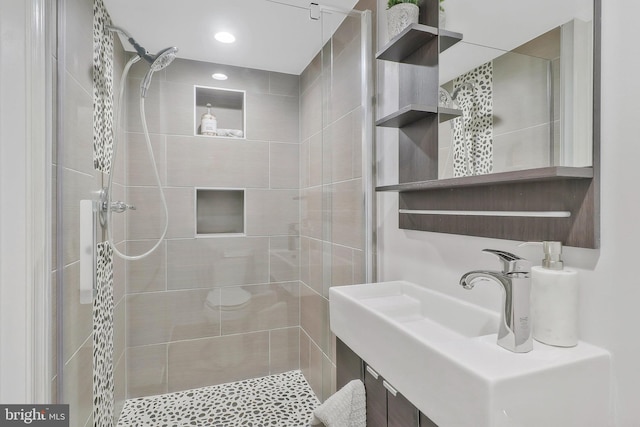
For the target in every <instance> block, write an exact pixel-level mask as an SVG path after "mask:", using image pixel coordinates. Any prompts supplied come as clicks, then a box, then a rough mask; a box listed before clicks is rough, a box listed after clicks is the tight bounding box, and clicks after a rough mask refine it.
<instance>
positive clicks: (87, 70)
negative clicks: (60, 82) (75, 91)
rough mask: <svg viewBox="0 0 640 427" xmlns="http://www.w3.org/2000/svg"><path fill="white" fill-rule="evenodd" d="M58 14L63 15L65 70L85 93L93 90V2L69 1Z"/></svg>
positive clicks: (82, 0)
mask: <svg viewBox="0 0 640 427" xmlns="http://www.w3.org/2000/svg"><path fill="white" fill-rule="evenodd" d="M60 12H62V13H64V14H65V28H63V29H60V30H62V31H64V32H65V33H66V34H67V37H65V38H64V39H63V40H64V41H65V42H66V46H65V58H64V59H65V64H64V65H65V68H66V69H67V70H68V71H69V72H70V73H71V74H72V75H73V77H74V79H75V80H77V81H78V82H79V83H80V84H81V85H82V87H83V88H84V90H85V91H87V92H89V93H91V91H92V90H93V2H90V1H86V0H69V2H68V3H67V4H66V6H65V7H64V8H61V10H60Z"/></svg>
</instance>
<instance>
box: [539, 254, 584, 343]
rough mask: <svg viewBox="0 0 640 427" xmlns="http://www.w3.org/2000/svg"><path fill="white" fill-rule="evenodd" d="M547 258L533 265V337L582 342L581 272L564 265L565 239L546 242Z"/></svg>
mask: <svg viewBox="0 0 640 427" xmlns="http://www.w3.org/2000/svg"><path fill="white" fill-rule="evenodd" d="M542 250H543V251H544V259H543V260H542V265H541V266H536V267H532V268H531V316H532V318H533V338H534V339H536V340H537V341H540V342H542V343H545V344H549V345H554V346H558V347H573V346H575V345H577V344H578V273H577V272H576V271H573V270H568V269H565V268H564V263H563V262H562V243H561V242H542Z"/></svg>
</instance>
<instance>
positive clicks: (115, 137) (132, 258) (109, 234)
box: [105, 55, 169, 261]
mask: <svg viewBox="0 0 640 427" xmlns="http://www.w3.org/2000/svg"><path fill="white" fill-rule="evenodd" d="M139 60H140V56H137V55H136V56H134V57H132V58H131V59H130V60H129V62H127V65H125V67H124V70H123V71H122V77H121V78H120V92H119V96H118V107H119V111H118V114H117V115H116V123H115V131H114V132H113V141H114V142H113V152H112V154H111V171H110V173H109V182H108V186H107V196H106V198H107V200H106V204H107V206H106V220H105V221H106V228H107V239H108V241H109V245H110V246H111V248H113V252H114V253H115V254H116V255H117V256H119V257H120V258H122V259H125V260H128V261H136V260H139V259H142V258H144V257H146V256H148V255H149V254H151V253H152V252H153V251H155V250H156V249H157V248H158V246H160V244H161V243H162V241H163V240H164V238H165V236H166V235H167V228H168V226H169V210H168V208H167V200H166V198H165V196H164V191H162V183H161V182H160V175H159V174H158V166H157V165H156V159H155V157H154V155H153V148H152V147H151V138H150V137H149V129H148V128H147V120H146V115H145V109H144V96H142V93H141V94H140V119H141V121H142V130H143V133H144V138H145V142H146V146H147V152H148V153H149V158H150V159H151V165H152V168H153V172H154V175H155V178H156V183H157V184H158V191H159V192H160V200H161V201H162V207H163V209H164V219H165V222H164V230H163V231H162V234H161V236H160V237H159V238H158V241H157V242H156V243H155V244H154V245H153V247H152V248H151V249H149V250H148V251H147V252H144V253H142V254H140V255H127V254H124V253H122V252H120V251H119V250H118V248H117V247H116V245H115V244H114V242H113V227H112V225H113V206H112V205H111V203H112V201H111V195H112V191H111V190H112V188H113V175H114V173H113V168H114V167H115V160H116V154H117V152H118V140H119V139H120V138H119V135H120V131H121V130H120V124H121V119H122V111H123V110H124V108H123V105H124V104H123V103H124V89H125V83H126V81H127V75H128V74H129V69H130V68H131V66H132V65H133V64H135V63H136V62H138V61H139Z"/></svg>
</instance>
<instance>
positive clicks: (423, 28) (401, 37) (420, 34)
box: [376, 24, 438, 62]
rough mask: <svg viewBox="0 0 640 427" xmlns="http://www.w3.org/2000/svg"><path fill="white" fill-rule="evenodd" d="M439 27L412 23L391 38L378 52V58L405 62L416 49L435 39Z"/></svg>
mask: <svg viewBox="0 0 640 427" xmlns="http://www.w3.org/2000/svg"><path fill="white" fill-rule="evenodd" d="M437 36H438V29H437V28H435V27H430V26H428V25H422V24H411V25H409V26H408V27H407V28H405V29H404V30H402V32H401V33H400V34H398V35H397V36H395V37H394V38H392V39H391V40H389V43H387V44H386V46H385V47H383V48H382V50H381V51H380V52H378V53H377V54H376V58H377V59H382V60H384V61H393V62H403V60H405V59H406V58H407V57H409V56H411V54H412V53H414V52H415V51H416V50H418V49H419V48H421V47H422V46H424V45H425V44H427V43H429V42H430V41H432V40H433V41H435V40H436V37H437Z"/></svg>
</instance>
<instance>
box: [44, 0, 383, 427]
mask: <svg viewBox="0 0 640 427" xmlns="http://www.w3.org/2000/svg"><path fill="white" fill-rule="evenodd" d="M360 3H361V4H359V6H357V8H359V9H373V8H374V6H375V2H360ZM365 3H367V4H365ZM368 3H372V4H371V5H369V4H368ZM100 4H101V2H98V1H96V6H95V7H100ZM93 12H94V2H93V1H92V0H65V1H61V2H60V7H59V9H58V13H59V14H60V16H59V18H58V22H57V40H58V49H57V50H56V51H55V55H54V57H52V61H54V62H55V63H56V64H58V67H57V70H58V73H61V72H62V71H61V70H64V73H63V75H61V76H59V77H60V78H59V79H58V82H59V85H60V87H61V88H63V89H64V91H65V92H64V93H65V96H64V102H63V103H62V104H61V105H62V106H63V111H62V113H61V114H60V120H59V122H58V124H59V127H60V133H59V135H60V136H61V138H62V139H61V140H60V141H58V142H57V144H56V146H57V148H58V151H59V155H58V156H57V157H55V156H54V159H56V160H54V163H55V165H54V171H57V176H58V177H59V179H62V185H61V186H60V188H58V191H57V194H58V196H59V200H58V201H57V202H56V203H60V205H59V209H57V212H59V213H60V214H61V215H62V222H63V224H64V226H63V227H62V229H61V230H60V231H61V233H62V234H61V235H59V236H58V238H59V239H60V240H59V241H60V244H59V245H58V247H59V248H62V250H63V252H62V254H61V255H60V256H61V257H62V258H60V259H58V258H56V260H54V262H53V265H54V266H55V267H56V268H55V270H54V271H53V274H54V277H56V278H57V279H58V281H59V286H62V287H63V289H62V291H61V292H60V295H62V296H63V300H60V301H58V307H59V309H61V310H62V313H61V316H62V324H61V328H60V329H59V331H61V335H62V336H64V338H63V340H62V341H63V343H64V344H63V347H64V348H63V349H62V350H63V351H61V352H60V354H61V355H62V358H63V359H64V360H62V361H61V363H60V364H59V365H56V366H58V369H56V370H55V373H56V374H58V373H59V372H60V373H61V374H62V375H60V376H58V375H56V376H54V378H52V389H53V390H54V395H55V394H58V393H59V394H61V395H62V396H63V400H64V401H66V402H69V403H70V404H71V408H72V412H73V414H72V415H73V418H74V419H75V420H83V421H82V422H81V423H79V424H78V425H109V423H106V424H104V420H96V419H94V416H93V414H94V410H93V406H94V405H93V403H92V395H93V393H92V390H93V388H94V384H92V379H93V374H92V369H93V368H92V366H93V361H92V353H93V350H94V349H95V346H94V344H93V342H94V341H93V339H92V326H91V324H92V321H91V317H92V309H91V306H90V305H89V306H88V305H81V304H79V303H78V298H77V296H78V295H77V288H78V282H79V279H78V277H79V262H78V257H79V252H78V251H79V249H78V246H77V239H78V236H77V230H78V218H77V215H78V214H77V206H78V203H79V201H80V200H82V199H87V198H92V197H95V193H96V192H97V190H99V189H100V188H102V187H104V186H106V183H107V179H108V177H107V175H106V174H103V173H101V172H99V171H97V170H95V169H94V165H93V155H94V153H93V150H91V147H90V144H89V143H88V141H91V139H92V138H91V132H92V130H91V123H92V121H91V111H92V105H93V104H94V102H95V99H94V98H93V95H94V94H93V91H92V81H91V72H90V69H89V66H90V64H91V58H92V53H93V47H92V45H91V42H90V40H92V37H91V34H92V31H93V28H92V22H93ZM54 16H55V14H54ZM363 44H364V41H363V40H362V27H361V17H360V16H359V15H353V16H349V17H347V18H346V19H345V20H344V22H343V24H342V25H341V26H340V28H339V29H338V30H337V32H336V33H335V34H334V35H333V37H332V38H331V39H330V40H329V41H328V42H327V43H326V44H325V46H324V48H323V49H322V51H321V52H319V53H318V55H317V56H316V57H315V58H314V59H313V60H312V61H311V62H310V64H309V65H308V66H307V68H306V69H305V70H304V71H303V72H302V74H300V75H292V74H283V73H279V72H272V71H263V70H255V69H248V68H242V67H233V66H228V65H222V64H211V63H205V62H198V61H192V60H186V59H177V60H176V61H175V62H174V63H173V64H172V65H171V66H170V67H168V68H166V69H165V70H162V71H159V72H157V73H156V74H155V75H154V80H153V83H152V85H151V88H150V90H149V93H148V96H147V99H146V107H147V121H148V126H149V131H150V136H151V142H152V146H153V150H154V155H155V157H156V162H157V165H158V169H159V175H160V179H161V183H162V188H163V191H164V192H165V196H166V199H167V202H168V210H169V224H168V232H167V235H166V237H165V239H164V240H163V241H162V242H161V244H160V246H159V247H158V249H157V250H156V251H155V252H153V253H152V254H151V255H150V256H149V257H147V258H145V259H143V260H139V261H123V260H121V259H120V258H118V257H117V256H114V257H113V258H112V262H113V264H112V266H110V268H111V267H112V269H113V270H112V271H113V276H112V278H113V281H112V286H113V307H114V308H113V349H112V352H113V355H112V356H111V355H109V354H107V355H106V357H108V358H109V357H111V358H112V359H110V360H111V362H112V365H113V368H112V370H113V371H112V384H113V386H112V387H113V389H112V392H113V395H114V400H115V408H114V417H115V418H116V419H117V417H118V416H119V413H120V411H121V409H122V405H123V403H124V401H125V399H128V398H136V397H140V396H149V395H156V394H162V393H169V392H176V391H181V390H187V389H193V388H199V387H205V386H210V385H214V384H221V383H227V382H232V381H239V380H245V379H250V378H255V377H262V376H266V375H271V374H278V373H284V372H287V371H292V370H301V372H302V373H303V374H304V377H305V379H306V381H307V382H308V383H309V385H310V386H311V388H312V389H313V391H314V392H315V394H316V396H317V397H318V398H319V399H320V400H324V399H325V398H326V397H328V396H329V395H330V394H331V393H332V392H333V391H335V357H334V346H335V338H334V337H333V336H332V334H331V333H330V331H329V310H328V289H329V287H330V286H334V285H345V284H353V283H359V282H362V281H364V279H365V256H366V252H365V231H364V225H365V221H364V206H365V200H364V197H365V196H364V188H365V183H364V182H363V178H362V176H363V173H362V171H363V167H362V159H363V153H362V141H363V137H364V135H365V133H366V132H365V130H363V123H365V120H364V118H365V114H368V113H370V111H369V110H368V107H367V108H365V106H363V103H362V99H363V94H362V92H361V85H360V84H357V82H359V81H360V80H361V79H362V72H361V68H360V67H361V59H362V51H361V49H362V46H363ZM129 55H130V54H129V53H126V52H125V51H124V49H123V47H122V45H121V44H120V42H119V40H118V39H117V38H116V39H115V43H114V58H113V59H114V67H113V73H114V75H113V83H114V92H115V94H116V95H117V91H118V83H119V79H120V74H121V71H122V69H123V68H124V63H125V62H126V60H127V59H128V57H129ZM84 65H86V66H87V67H86V69H85V68H83V67H84ZM54 68H56V67H54ZM212 68H215V70H216V71H218V72H224V73H225V74H227V75H229V79H228V80H226V81H222V82H220V81H214V80H212V79H211V73H212V71H211V70H212ZM145 72H146V70H145V69H144V66H143V65H142V64H137V65H135V66H134V67H133V68H132V71H131V73H130V74H129V78H128V79H127V82H126V84H127V99H126V101H125V106H124V107H125V108H126V110H127V114H126V119H125V121H124V123H123V124H122V128H123V131H122V135H121V136H122V138H123V141H126V142H125V143H124V145H121V146H120V148H119V150H120V151H119V154H118V156H117V158H116V162H115V164H114V165H113V169H112V171H113V173H114V189H113V199H114V200H126V201H127V203H129V204H132V205H135V206H136V210H134V211H128V212H127V213H126V214H122V215H119V216H117V214H116V215H114V228H113V231H114V243H115V244H116V247H117V248H118V249H119V250H120V251H121V252H125V253H127V254H134V255H135V254H140V253H142V252H145V251H147V250H148V249H149V248H150V247H151V246H153V245H154V244H155V242H156V239H157V238H158V236H159V235H160V234H161V231H162V225H163V220H164V218H163V214H162V208H161V205H160V199H159V197H158V194H159V193H158V189H157V187H156V186H155V183H154V179H153V175H152V169H151V164H150V161H149V160H148V157H147V156H146V153H145V151H144V138H143V134H142V129H141V126H140V118H139V114H138V86H139V84H140V81H141V79H142V77H143V76H144V73H145ZM196 86H198V87H205V88H209V87H215V88H217V89H221V90H237V91H244V93H245V104H244V109H245V111H244V114H245V116H246V123H245V124H244V133H245V135H246V138H222V137H207V136H202V135H197V134H195V132H194V129H195V128H197V123H198V122H199V112H196V108H195V106H194V90H195V89H194V88H195V87H196ZM114 101H116V102H117V96H115V97H114ZM116 108H118V106H117V105H116ZM123 147H125V148H123ZM60 177H61V178H60ZM229 190H233V191H240V192H241V193H242V201H243V216H244V218H243V226H244V232H243V233H240V234H241V235H226V234H224V233H221V234H218V235H216V234H212V235H206V236H203V235H198V236H196V223H197V212H198V208H197V204H198V203H199V202H198V198H197V197H196V194H198V193H199V192H202V193H207V192H208V194H214V193H216V192H226V191H229ZM54 193H56V191H54ZM54 221H55V220H54ZM53 228H54V230H55V228H56V227H55V226H54V227H53ZM106 239H107V237H106V234H104V233H103V231H102V229H101V228H98V241H100V242H102V241H105V240H106ZM60 269H62V273H63V274H58V273H59V272H60ZM60 378H62V379H63V381H62V387H61V388H60V390H58V380H59V379H60Z"/></svg>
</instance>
